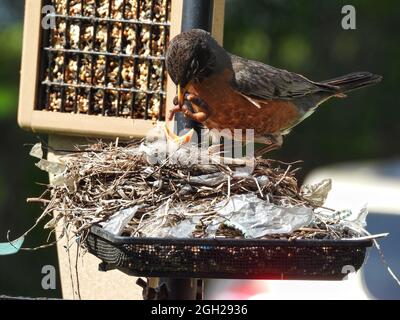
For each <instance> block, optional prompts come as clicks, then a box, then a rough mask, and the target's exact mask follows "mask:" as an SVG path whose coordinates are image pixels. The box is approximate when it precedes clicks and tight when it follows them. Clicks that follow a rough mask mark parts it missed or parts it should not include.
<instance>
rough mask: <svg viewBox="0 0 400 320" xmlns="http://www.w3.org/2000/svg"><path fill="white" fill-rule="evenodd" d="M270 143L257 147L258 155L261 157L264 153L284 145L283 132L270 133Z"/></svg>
mask: <svg viewBox="0 0 400 320" xmlns="http://www.w3.org/2000/svg"><path fill="white" fill-rule="evenodd" d="M266 138H267V140H268V144H266V145H265V146H262V147H261V148H259V149H257V151H256V152H255V156H256V157H261V156H263V155H264V154H266V153H268V152H271V151H273V150H276V149H279V148H280V147H282V144H283V139H282V135H281V134H270V135H268V136H267V137H266Z"/></svg>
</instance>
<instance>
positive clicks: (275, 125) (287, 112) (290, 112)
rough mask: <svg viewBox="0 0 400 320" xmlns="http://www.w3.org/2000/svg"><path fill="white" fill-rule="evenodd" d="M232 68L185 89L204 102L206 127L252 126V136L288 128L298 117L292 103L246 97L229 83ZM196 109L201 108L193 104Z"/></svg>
mask: <svg viewBox="0 0 400 320" xmlns="http://www.w3.org/2000/svg"><path fill="white" fill-rule="evenodd" d="M231 77H232V71H230V70H225V71H224V72H223V73H221V74H217V75H213V76H211V77H209V78H207V79H204V80H203V81H202V82H201V83H191V84H189V86H188V91H189V92H190V93H192V94H194V95H196V96H198V97H199V98H201V99H202V100H203V101H204V102H206V103H207V104H208V106H209V108H210V110H209V111H211V112H210V116H209V118H208V119H207V120H206V121H205V122H204V125H205V126H207V128H209V129H217V130H224V129H229V130H231V131H232V132H233V130H234V129H242V130H245V129H254V134H255V136H256V137H257V136H264V135H266V134H273V133H279V132H281V131H283V130H284V129H287V128H289V127H291V126H292V125H293V124H294V123H295V122H296V121H297V120H298V119H299V118H300V113H299V111H298V109H297V108H296V106H295V105H294V104H293V103H292V102H290V101H285V100H254V99H253V102H252V99H247V98H246V97H245V96H243V95H242V94H241V93H239V92H237V91H235V90H234V89H233V88H232V87H231V85H230V79H231ZM194 109H195V111H196V112H198V111H205V110H202V109H201V108H199V107H196V106H194Z"/></svg>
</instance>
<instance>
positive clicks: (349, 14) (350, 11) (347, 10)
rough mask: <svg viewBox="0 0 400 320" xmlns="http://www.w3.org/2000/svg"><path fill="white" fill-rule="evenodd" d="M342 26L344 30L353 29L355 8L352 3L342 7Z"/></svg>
mask: <svg viewBox="0 0 400 320" xmlns="http://www.w3.org/2000/svg"><path fill="white" fill-rule="evenodd" d="M342 14H344V17H343V18H342V28H343V29H344V30H355V29H356V28H357V26H356V8H355V7H354V6H352V5H349V4H348V5H345V6H343V8H342Z"/></svg>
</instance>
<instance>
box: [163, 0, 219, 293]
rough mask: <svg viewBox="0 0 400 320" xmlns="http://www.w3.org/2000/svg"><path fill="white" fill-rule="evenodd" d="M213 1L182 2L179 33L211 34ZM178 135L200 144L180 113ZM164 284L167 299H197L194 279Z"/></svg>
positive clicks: (197, 126) (166, 280) (196, 125)
mask: <svg viewBox="0 0 400 320" xmlns="http://www.w3.org/2000/svg"><path fill="white" fill-rule="evenodd" d="M213 7H214V0H184V1H183V14H182V28H181V31H182V32H183V31H188V30H191V29H203V30H206V31H208V32H211V28H212V16H213ZM175 118H176V122H177V132H178V134H179V133H180V132H182V131H183V130H184V129H185V128H187V129H191V128H193V129H194V130H195V131H196V133H197V137H198V139H199V141H198V142H199V143H201V135H200V128H201V126H200V124H199V123H197V122H195V121H193V120H190V119H185V118H184V116H183V115H182V114H181V113H177V114H176V115H175ZM163 283H164V284H165V285H166V286H167V290H168V299H169V300H174V299H180V300H195V299H196V297H198V285H197V280H196V279H173V278H161V279H160V283H159V285H162V284H163Z"/></svg>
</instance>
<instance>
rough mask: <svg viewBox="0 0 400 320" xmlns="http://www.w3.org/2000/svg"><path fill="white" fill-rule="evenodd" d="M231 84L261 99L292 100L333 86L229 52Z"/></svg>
mask: <svg viewBox="0 0 400 320" xmlns="http://www.w3.org/2000/svg"><path fill="white" fill-rule="evenodd" d="M231 61H232V68H233V71H234V78H233V79H232V86H233V88H234V89H235V90H237V91H239V92H240V93H242V94H244V95H246V96H248V97H250V98H255V99H261V100H271V99H279V100H292V99H295V98H300V97H304V96H307V95H312V94H314V93H315V94H318V95H319V94H320V93H327V95H329V94H335V93H336V92H337V88H336V87H335V86H331V85H327V84H322V83H317V82H313V81H311V80H309V79H307V78H305V77H303V76H301V75H299V74H296V73H293V72H289V71H286V70H282V69H278V68H274V67H271V66H269V65H267V64H264V63H261V62H257V61H252V60H247V59H244V58H241V57H238V56H235V55H231Z"/></svg>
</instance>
